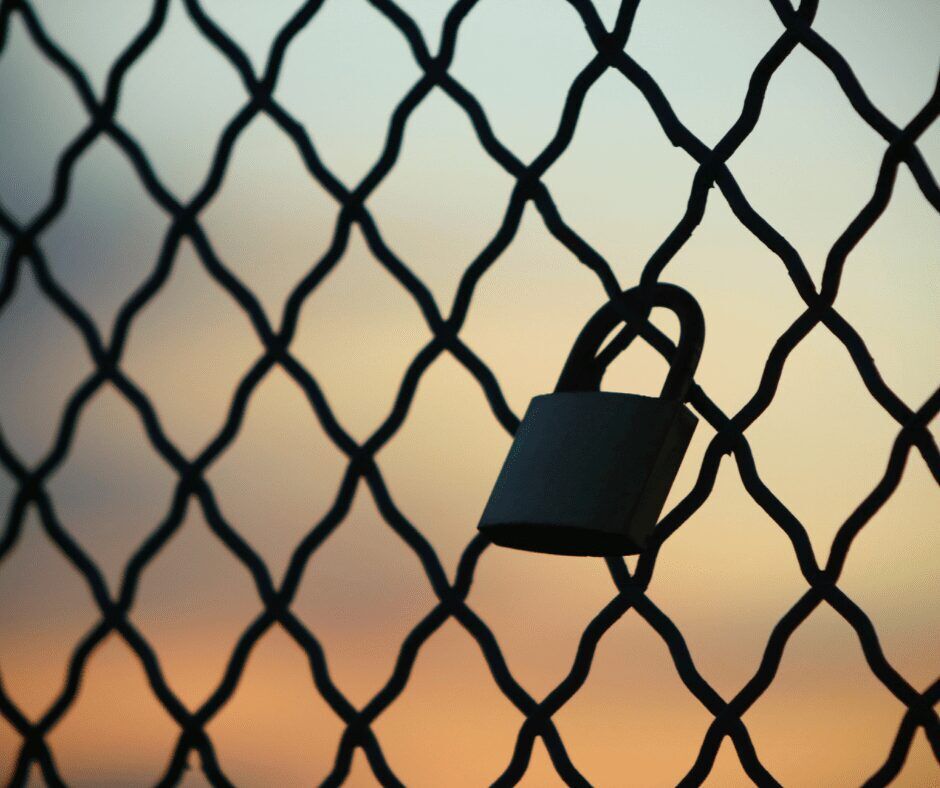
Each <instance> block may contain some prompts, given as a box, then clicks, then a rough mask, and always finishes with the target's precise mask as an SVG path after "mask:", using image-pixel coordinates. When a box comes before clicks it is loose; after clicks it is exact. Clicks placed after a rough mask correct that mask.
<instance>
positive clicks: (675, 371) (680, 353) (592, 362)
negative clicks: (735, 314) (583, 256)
mask: <svg viewBox="0 0 940 788" xmlns="http://www.w3.org/2000/svg"><path fill="white" fill-rule="evenodd" d="M655 306H661V307H666V308H667V309H669V310H671V311H672V312H674V313H675V315H676V316H677V317H678V318H679V326H680V335H679V344H678V347H677V348H676V352H675V354H674V355H673V357H672V363H671V364H670V365H669V374H668V375H667V376H666V381H665V382H664V383H663V388H662V391H661V392H660V395H659V396H660V397H661V398H662V399H666V400H678V401H680V402H684V401H685V399H686V397H687V396H688V393H689V388H690V387H691V385H692V378H693V377H694V375H695V370H696V368H697V367H698V361H699V357H700V356H701V355H702V345H703V344H704V342H705V317H704V315H703V314H702V308H701V307H700V306H699V305H698V301H696V300H695V299H694V298H693V297H692V294H691V293H689V292H688V291H687V290H683V289H682V288H681V287H679V286H677V285H670V284H663V283H660V282H657V283H655V284H651V285H641V286H639V287H634V288H631V289H630V290H625V291H624V292H623V293H621V294H620V295H619V296H616V297H614V298H612V299H611V300H610V301H608V302H607V303H606V304H604V306H602V307H601V308H600V309H598V310H597V312H595V313H594V315H593V316H592V317H591V319H590V320H588V322H587V324H586V325H585V326H584V328H583V329H582V330H581V333H580V334H579V335H578V338H577V339H576V340H575V342H574V345H573V346H572V348H571V352H570V353H569V354H568V359H567V361H565V366H564V368H563V369H562V371H561V376H560V377H559V378H558V384H557V385H556V386H555V391H597V390H598V389H599V388H600V383H601V378H602V377H603V375H604V371H605V370H606V368H607V364H609V363H610V361H612V360H613V358H611V359H607V360H606V362H604V361H599V358H598V355H597V354H598V351H599V350H600V348H601V344H602V343H603V341H604V340H605V339H606V338H607V336H608V335H609V334H610V332H611V331H613V330H614V329H615V328H616V327H617V325H618V324H619V323H621V322H623V321H624V320H625V319H629V321H630V323H632V322H634V321H638V320H643V321H644V322H645V321H646V312H644V310H649V309H650V308H652V307H655ZM630 323H628V325H629V324H630Z"/></svg>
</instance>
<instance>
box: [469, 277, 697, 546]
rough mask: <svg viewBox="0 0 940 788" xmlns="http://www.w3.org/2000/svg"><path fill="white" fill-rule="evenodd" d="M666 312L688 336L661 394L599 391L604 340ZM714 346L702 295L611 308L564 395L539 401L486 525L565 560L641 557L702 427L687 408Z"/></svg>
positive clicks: (660, 293)
mask: <svg viewBox="0 0 940 788" xmlns="http://www.w3.org/2000/svg"><path fill="white" fill-rule="evenodd" d="M650 306H664V307H668V308H669V309H671V310H672V311H673V312H675V313H676V315H678V317H679V322H680V325H681V336H680V338H679V345H678V347H677V350H676V353H675V356H674V358H673V363H672V365H671V367H670V370H669V374H668V376H667V377H666V382H665V383H664V384H663V388H662V393H661V394H660V395H659V397H645V396H641V395H639V394H620V393H615V392H606V391H599V390H598V389H599V387H600V381H601V377H602V375H603V374H604V370H605V368H606V366H607V364H608V363H610V360H611V359H610V358H607V356H609V355H610V353H609V352H608V353H607V354H606V355H605V354H601V355H598V351H599V350H600V347H601V344H602V343H603V341H604V339H605V338H606V337H607V336H608V334H610V332H611V331H612V330H613V329H614V328H616V327H617V325H618V324H619V323H620V322H621V320H622V319H623V316H627V317H629V318H631V319H632V318H634V317H638V318H644V315H643V313H642V311H641V310H642V308H643V307H650ZM704 338H705V320H704V318H703V317H702V310H701V309H700V308H699V305H698V303H697V302H696V301H695V299H694V298H693V297H692V296H691V295H690V294H689V293H687V292H686V291H685V290H683V289H681V288H679V287H676V286H675V285H666V284H654V285H649V286H647V287H645V288H639V287H637V288H634V289H632V290H628V291H626V292H625V293H623V294H622V295H621V296H620V297H618V298H616V299H614V300H612V301H609V302H608V303H607V304H605V305H604V306H603V307H601V309H600V310H598V311H597V313H595V314H594V316H593V317H592V318H591V319H590V320H589V321H588V323H587V325H586V326H585V327H584V329H583V330H582V332H581V334H580V335H579V336H578V338H577V340H576V341H575V344H574V347H573V348H572V349H571V353H570V355H569V356H568V360H567V361H566V362H565V366H564V369H563V370H562V373H561V377H560V378H559V380H558V384H557V386H556V387H555V392H554V393H553V394H545V395H542V396H539V397H535V398H534V399H533V400H532V402H531V403H530V405H529V408H528V410H527V411H526V414H525V417H524V418H523V420H522V423H521V424H520V425H519V429H518V430H517V431H516V436H515V440H514V441H513V444H512V447H511V448H510V450H509V456H508V457H507V458H506V462H505V463H504V465H503V468H502V470H501V471H500V474H499V477H498V479H497V480H496V485H495V487H494V488H493V492H492V494H491V495H490V499H489V502H488V503H487V505H486V509H485V510H484V512H483V517H482V519H481V520H480V525H479V528H480V531H482V532H483V533H484V534H485V535H486V536H488V537H489V538H490V539H491V540H492V541H493V542H495V543H496V544H498V545H503V546H505V547H515V548H519V549H522V550H533V551H536V552H540V553H558V554H561V555H598V556H610V555H626V554H628V553H638V552H640V551H641V550H642V549H643V548H644V547H645V545H646V540H647V538H648V537H649V535H650V533H651V532H652V530H653V527H654V526H655V525H656V522H657V520H658V518H659V514H660V512H661V511H662V508H663V504H664V503H665V501H666V496H667V495H668V494H669V488H670V487H671V486H672V483H673V481H674V480H675V477H676V474H677V473H678V471H679V465H680V463H681V462H682V458H683V456H684V455H685V451H686V449H687V448H688V445H689V441H690V440H691V438H692V433H693V431H694V430H695V425H696V424H697V423H698V420H697V419H696V418H695V416H693V415H692V412H691V411H690V410H689V409H688V408H687V407H685V405H683V402H684V401H685V398H686V396H687V394H688V391H689V387H690V385H691V384H692V377H693V375H694V374H695V368H696V366H697V365H698V360H699V356H700V355H701V352H702V343H703V341H704Z"/></svg>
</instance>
